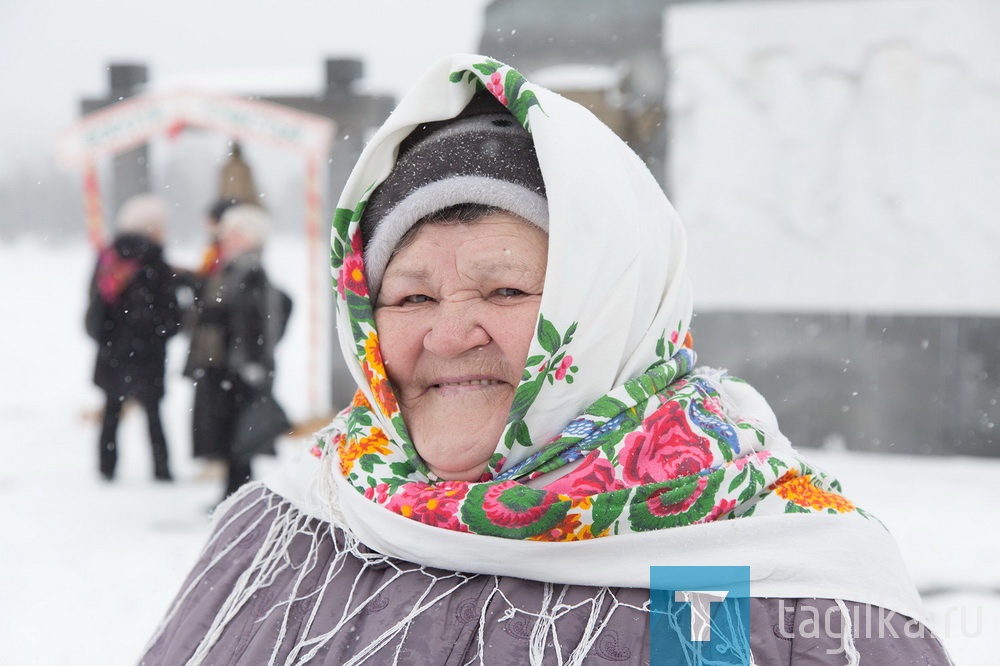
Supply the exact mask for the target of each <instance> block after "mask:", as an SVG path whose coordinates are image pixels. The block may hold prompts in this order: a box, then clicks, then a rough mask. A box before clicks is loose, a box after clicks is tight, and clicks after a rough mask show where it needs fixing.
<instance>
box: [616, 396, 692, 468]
mask: <svg viewBox="0 0 1000 666" xmlns="http://www.w3.org/2000/svg"><path fill="white" fill-rule="evenodd" d="M619 461H620V464H621V466H622V478H623V479H624V481H625V482H626V483H627V484H628V485H630V486H640V485H646V484H649V483H658V482H660V481H668V480H670V479H676V478H678V477H682V476H687V475H689V474H697V473H698V472H700V471H701V470H703V469H705V468H707V467H709V466H710V465H711V464H712V451H711V448H710V444H709V441H708V440H707V439H706V438H704V437H701V436H700V435H697V434H695V433H694V432H693V431H692V430H691V427H690V426H689V425H688V422H687V417H686V415H685V413H684V408H683V407H682V406H681V405H680V404H679V403H677V402H667V403H665V404H664V405H663V407H661V408H660V409H658V410H656V412H654V413H653V414H652V416H650V417H649V418H647V419H646V420H645V422H643V424H642V430H640V431H639V432H634V433H630V434H629V435H627V436H626V437H625V445H624V446H623V447H622V452H621V455H620V456H619Z"/></svg>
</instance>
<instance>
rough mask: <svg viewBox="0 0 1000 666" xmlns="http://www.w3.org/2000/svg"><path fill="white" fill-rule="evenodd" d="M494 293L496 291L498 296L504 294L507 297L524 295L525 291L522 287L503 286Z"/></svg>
mask: <svg viewBox="0 0 1000 666" xmlns="http://www.w3.org/2000/svg"><path fill="white" fill-rule="evenodd" d="M494 293H496V295H497V296H503V297H505V298H511V297H513V296H523V295H524V292H523V291H521V290H520V289H515V288H514V287H501V288H500V289H497V290H496V292H494Z"/></svg>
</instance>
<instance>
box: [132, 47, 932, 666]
mask: <svg viewBox="0 0 1000 666" xmlns="http://www.w3.org/2000/svg"><path fill="white" fill-rule="evenodd" d="M334 227H335V228H334V233H333V268H334V278H335V282H336V288H337V297H338V299H337V304H338V333H339V336H340V342H341V347H342V349H343V352H344V355H345V357H346V358H347V361H348V365H349V367H350V368H351V370H352V373H353V375H354V378H355V380H356V381H357V384H358V392H357V395H356V397H355V399H354V402H353V404H352V405H351V406H350V407H349V408H348V409H346V410H345V411H344V412H343V413H341V414H340V415H339V416H338V417H337V418H336V419H335V420H334V422H333V423H332V424H331V426H330V427H328V428H327V429H326V430H324V431H323V432H321V433H320V435H319V436H318V439H317V446H316V447H315V449H314V453H315V458H309V457H305V458H304V459H303V460H301V461H299V463H298V466H297V467H296V468H295V469H290V470H287V471H286V472H285V473H283V474H282V475H281V476H280V477H276V478H273V479H271V480H269V481H268V482H266V483H265V484H257V485H251V486H248V487H246V488H245V489H244V490H242V491H241V492H240V493H239V494H237V495H236V496H234V497H233V498H232V499H231V500H230V501H229V503H228V504H227V505H226V506H225V507H224V508H223V509H222V510H220V512H219V514H220V515H219V517H218V520H217V526H216V530H215V533H214V535H213V537H212V539H211V541H210V543H209V544H208V546H207V548H206V550H205V552H204V554H203V555H202V558H201V560H200V561H199V562H198V563H197V565H196V566H195V569H194V571H193V572H192V574H191V575H190V577H189V579H188V581H187V582H186V584H185V585H184V587H183V588H182V590H181V591H180V593H179V595H178V597H177V599H176V601H175V603H174V604H173V606H172V608H171V609H170V612H169V613H168V615H167V616H166V618H165V620H164V622H163V623H162V625H161V626H160V628H159V629H158V631H157V632H156V635H155V636H154V637H153V639H152V640H151V642H150V645H149V648H148V652H147V655H146V659H145V662H146V663H221V662H223V661H224V662H226V663H235V662H240V663H255V664H256V663H281V664H301V663H322V664H357V663H361V662H366V663H378V664H389V663H399V664H435V665H437V664H470V663H487V664H528V663H530V664H557V663H558V664H581V663H596V664H600V663H608V662H611V663H629V664H646V663H650V662H651V661H652V662H653V663H688V662H690V663H701V662H700V661H699V659H700V657H698V656H697V655H698V654H701V655H706V656H707V655H709V651H710V650H715V652H712V654H711V656H712V658H713V661H714V663H741V664H745V663H758V664H765V663H766V664H789V663H796V662H797V660H798V659H799V658H800V657H803V658H805V655H806V653H807V651H808V655H809V656H808V658H809V659H812V661H811V662H810V663H835V664H842V663H858V659H859V658H860V659H861V660H862V661H863V662H864V663H890V662H891V661H892V660H895V659H898V660H899V663H911V660H912V663H922V664H924V663H926V664H946V663H948V661H947V657H946V655H945V654H944V652H943V650H942V649H941V647H940V645H939V644H938V642H937V640H936V639H935V638H934V637H933V636H932V635H931V634H930V633H929V632H928V631H927V630H926V629H925V628H924V626H923V625H922V624H920V623H919V622H918V621H917V620H915V619H913V618H919V617H920V612H921V611H920V602H919V598H918V596H917V594H916V591H915V589H914V588H913V586H912V584H911V583H910V582H909V581H908V579H907V576H906V574H905V572H904V571H903V567H902V564H901V562H900V559H899V555H898V552H897V550H896V547H895V545H894V543H893V541H892V539H891V537H890V536H889V535H888V533H887V532H886V530H885V528H884V527H883V526H882V525H881V524H880V523H879V522H878V521H877V520H876V519H875V518H874V517H873V516H871V515H870V514H868V513H865V512H864V511H863V510H861V509H859V508H858V507H856V506H855V505H854V504H853V503H852V502H851V501H850V500H848V499H847V498H846V497H844V496H843V495H841V494H840V487H839V485H838V484H837V482H836V481H834V480H833V479H831V478H829V477H827V476H825V475H824V474H822V473H821V472H819V471H818V470H816V469H814V468H812V467H811V466H809V465H808V464H807V463H806V462H805V461H804V460H803V459H802V457H801V456H799V454H798V453H796V451H795V450H794V449H792V447H791V445H790V444H789V442H788V441H787V439H785V438H784V437H783V436H782V435H781V433H780V431H779V430H778V427H777V424H776V422H775V418H774V415H773V413H772V412H771V410H770V409H769V407H768V406H767V403H766V402H765V401H764V399H763V398H762V397H761V396H760V395H759V394H758V393H756V392H755V391H754V390H753V389H752V388H750V387H749V386H747V385H746V384H745V383H743V382H740V381H739V380H736V379H734V378H732V377H729V376H727V375H725V374H724V373H722V372H720V371H716V370H712V369H708V368H695V355H694V351H693V350H692V343H691V338H690V336H689V334H688V325H689V322H690V318H691V290H690V285H689V283H688V280H687V278H686V276H685V246H684V243H685V241H684V230H683V228H682V226H681V223H680V221H679V219H678V218H677V216H676V214H675V213H674V211H673V209H672V208H671V206H670V204H669V203H668V202H667V200H666V198H665V197H664V195H663V193H662V191H661V190H660V188H659V187H658V185H657V183H656V182H655V180H654V179H653V178H652V176H651V175H650V174H649V172H648V171H647V170H646V168H645V167H644V165H643V164H642V163H641V161H640V160H639V158H638V157H637V156H636V155H635V154H634V153H633V152H632V151H631V150H630V149H629V148H628V147H627V146H626V145H625V144H624V143H623V142H622V141H621V140H620V139H619V138H617V137H616V136H615V135H614V134H613V133H612V132H611V131H610V130H608V129H607V128H606V127H604V126H603V125H602V124H601V123H600V122H599V121H598V120H597V119H596V118H594V116H592V115H591V114H590V113H589V112H588V111H586V110H585V109H583V108H581V107H580V106H577V105H576V104H573V103H571V102H569V101H567V100H565V99H563V98H561V97H559V96H558V95H555V94H553V93H551V92H549V91H547V90H544V89H542V88H538V87H535V86H533V85H531V84H529V83H528V82H526V81H525V80H524V78H523V77H522V76H521V75H520V74H518V73H517V72H516V71H514V70H513V69H511V68H509V67H507V66H505V65H503V64H501V63H498V62H495V61H491V60H488V59H486V58H482V57H477V56H455V57H452V58H449V59H446V60H444V61H442V62H440V63H439V64H438V65H437V66H435V67H434V68H432V69H431V70H430V71H429V72H428V73H427V74H426V75H425V76H424V77H423V78H422V79H421V80H420V81H419V82H418V84H417V85H416V87H415V89H414V90H413V92H412V93H410V94H409V95H408V96H407V97H406V98H405V99H404V100H403V101H402V102H401V103H400V105H399V107H398V109H397V110H396V112H395V113H394V114H393V115H392V116H391V117H390V118H389V120H388V121H387V122H386V124H385V126H384V127H383V128H382V129H381V130H380V131H379V132H378V134H376V136H375V137H374V138H373V139H372V141H371V142H370V144H369V145H368V147H367V148H366V150H365V152H364V154H363V155H362V157H361V159H360V161H359V163H358V165H357V167H356V169H355V170H354V173H353V175H352V176H351V178H350V180H349V182H348V184H347V187H346V190H345V193H344V195H343V197H342V199H341V202H340V208H339V209H338V211H337V214H336V217H335V219H334ZM724 565H730V566H733V565H735V566H742V567H749V570H748V573H747V581H746V582H747V583H748V585H749V591H748V592H747V591H746V590H744V591H743V592H742V593H741V592H738V591H733V593H732V595H731V596H732V597H734V598H733V599H732V601H733V602H734V603H735V604H736V605H735V606H732V607H730V606H723V605H722V604H721V603H713V601H711V600H710V601H709V602H706V604H705V605H704V608H707V609H709V611H710V614H712V615H713V619H712V621H711V624H710V625H709V627H708V628H710V629H711V631H712V632H715V635H716V637H717V638H718V637H719V635H720V633H721V634H723V635H722V636H721V640H722V641H723V644H718V645H717V644H716V643H713V642H712V641H711V640H707V639H708V638H709V637H708V636H707V632H703V633H701V634H699V635H698V637H697V638H695V637H694V636H692V641H690V642H685V641H683V640H682V641H679V642H675V644H674V645H673V648H670V649H669V650H668V651H664V650H665V649H666V648H664V647H663V645H662V641H660V642H658V640H659V639H658V637H659V638H662V637H664V636H682V635H683V636H682V637H684V636H686V635H687V634H686V632H687V624H686V623H687V622H688V620H685V619H683V618H685V617H689V616H690V613H689V614H688V615H687V616H685V615H678V614H677V612H675V610H676V609H673V610H672V609H670V608H667V609H664V606H663V605H662V604H661V601H662V600H655V599H654V600H652V601H651V598H652V597H655V594H651V587H653V588H655V587H656V586H655V585H652V586H651V569H650V568H651V567H654V566H656V567H660V566H663V567H680V566H687V567H701V568H706V567H713V566H724ZM743 571H747V570H745V569H744V570H743ZM654 578H655V576H654ZM654 582H655V580H654ZM686 582H688V583H690V585H697V586H696V587H688V588H684V589H692V590H696V592H694V594H696V595H697V594H703V592H698V590H705V589H708V590H718V589H721V588H718V587H704V586H703V584H704V581H701V580H700V579H699V581H698V582H695V579H690V580H689V581H686ZM678 589H680V588H678ZM677 594H681V593H680V592H678V593H677ZM726 594H728V593H726ZM726 594H721V593H718V594H716V595H715V596H714V597H712V600H714V602H721V598H722V597H725V596H726ZM670 598H671V599H673V598H674V597H673V596H672V595H671V597H670ZM726 603H728V602H726ZM696 606H697V607H698V608H701V607H702V606H698V605H697V604H696V603H691V604H690V607H691V612H694V611H695V610H697V608H696ZM723 607H724V608H725V609H726V610H725V612H724V613H723V612H721V611H719V608H723ZM722 615H725V616H727V617H737V616H739V617H742V619H743V620H746V629H747V631H745V632H743V633H741V632H740V631H739V630H737V628H736V625H739V624H740V622H736V623H735V624H734V623H730V625H732V626H730V627H729V629H733V631H730V632H728V633H727V632H726V631H724V629H725V626H723V625H725V623H724V622H723V623H720V622H717V621H716V620H717V619H718V618H719V617H720V616H722ZM747 615H748V616H749V619H748V620H747ZM817 619H818V622H817ZM866 619H867V620H868V626H869V627H871V626H881V627H883V629H884V630H882V631H879V632H878V634H877V635H872V633H871V631H869V632H868V633H865V632H864V631H863V629H864V626H863V625H864V622H865V620H866ZM810 621H811V624H810V623H809V622H810ZM877 623H881V624H880V625H879V624H877ZM690 625H691V628H692V630H694V628H695V620H694V619H691V620H690ZM859 630H860V631H859ZM703 639H706V640H703ZM670 650H672V651H670ZM727 660H728V661H727ZM893 663H896V662H893Z"/></svg>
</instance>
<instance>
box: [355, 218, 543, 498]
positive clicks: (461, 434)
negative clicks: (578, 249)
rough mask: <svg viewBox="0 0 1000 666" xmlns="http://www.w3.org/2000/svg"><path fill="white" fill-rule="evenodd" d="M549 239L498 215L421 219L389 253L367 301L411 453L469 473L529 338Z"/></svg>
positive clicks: (516, 376)
mask: <svg viewBox="0 0 1000 666" xmlns="http://www.w3.org/2000/svg"><path fill="white" fill-rule="evenodd" d="M547 252H548V237H547V236H546V234H545V232H543V231H541V230H540V229H538V228H537V227H535V226H533V225H531V224H528V223H526V222H522V221H520V220H519V219H518V218H515V217H512V216H510V215H506V214H494V215H489V216H487V217H485V218H483V219H481V220H479V221H477V222H471V223H458V224H426V225H424V226H422V227H420V228H419V229H418V230H417V231H416V233H415V235H414V236H413V239H412V242H411V243H410V244H409V245H406V246H405V247H403V248H402V249H401V250H399V251H398V252H397V253H396V254H395V255H394V256H393V258H392V259H391V260H390V261H389V265H388V267H387V268H386V271H385V277H384V278H383V281H382V290H381V292H380V293H379V296H378V301H377V302H376V304H375V325H376V327H377V328H378V334H379V344H380V347H381V351H382V358H383V361H384V362H385V365H386V372H387V373H388V376H389V381H390V382H391V383H392V386H393V388H394V389H395V390H396V395H397V396H398V398H399V403H400V410H401V411H402V414H403V419H404V420H405V421H406V425H407V428H408V429H409V431H410V435H411V436H412V438H413V443H414V445H415V446H416V448H417V452H418V453H419V454H420V456H421V457H422V458H423V460H424V462H426V463H427V465H428V467H430V469H431V471H433V472H434V473H435V474H437V475H438V476H439V477H441V478H443V479H449V480H463V481H475V480H478V479H479V478H480V477H481V476H482V474H483V472H484V470H485V468H486V463H487V461H488V460H489V458H490V456H491V455H493V451H494V449H495V448H496V445H497V443H498V442H499V440H500V435H501V434H502V433H503V429H504V426H505V425H506V422H507V414H508V412H509V411H510V405H511V402H512V401H513V399H514V391H515V389H516V388H517V384H518V382H519V380H520V378H521V373H522V372H523V370H524V363H525V361H526V360H527V357H528V347H529V346H530V345H531V340H532V338H533V336H534V330H535V324H536V321H537V318H538V305H539V302H540V301H541V296H542V285H543V283H544V281H545V266H546V256H547Z"/></svg>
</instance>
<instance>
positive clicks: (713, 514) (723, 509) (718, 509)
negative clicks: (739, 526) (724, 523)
mask: <svg viewBox="0 0 1000 666" xmlns="http://www.w3.org/2000/svg"><path fill="white" fill-rule="evenodd" d="M735 508H736V500H732V499H724V500H721V501H720V502H719V503H718V504H716V505H715V506H713V507H712V510H711V511H709V512H708V515H707V516H705V517H704V518H702V519H701V520H699V521H698V522H699V523H711V522H713V521H716V520H718V519H719V518H721V517H722V516H724V515H726V514H727V513H729V512H730V511H732V510H733V509H735Z"/></svg>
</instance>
